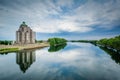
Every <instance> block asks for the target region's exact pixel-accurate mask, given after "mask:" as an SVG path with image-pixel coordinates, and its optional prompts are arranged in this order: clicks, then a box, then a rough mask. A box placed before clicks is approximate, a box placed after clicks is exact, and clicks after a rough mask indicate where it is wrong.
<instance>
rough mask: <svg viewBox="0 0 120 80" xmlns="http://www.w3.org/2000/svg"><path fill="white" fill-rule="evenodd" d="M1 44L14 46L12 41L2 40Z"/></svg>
mask: <svg viewBox="0 0 120 80" xmlns="http://www.w3.org/2000/svg"><path fill="white" fill-rule="evenodd" d="M0 44H3V45H11V44H12V41H8V40H4V41H3V40H0Z"/></svg>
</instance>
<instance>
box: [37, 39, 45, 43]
mask: <svg viewBox="0 0 120 80" xmlns="http://www.w3.org/2000/svg"><path fill="white" fill-rule="evenodd" d="M36 42H37V43H42V42H44V41H43V40H38V41H37V40H36Z"/></svg>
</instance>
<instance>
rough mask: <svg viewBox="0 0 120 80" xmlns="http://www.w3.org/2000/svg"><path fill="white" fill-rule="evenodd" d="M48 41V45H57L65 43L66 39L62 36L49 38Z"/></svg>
mask: <svg viewBox="0 0 120 80" xmlns="http://www.w3.org/2000/svg"><path fill="white" fill-rule="evenodd" d="M48 42H49V43H50V46H57V45H61V44H64V43H66V42H67V40H65V39H63V38H49V39H48Z"/></svg>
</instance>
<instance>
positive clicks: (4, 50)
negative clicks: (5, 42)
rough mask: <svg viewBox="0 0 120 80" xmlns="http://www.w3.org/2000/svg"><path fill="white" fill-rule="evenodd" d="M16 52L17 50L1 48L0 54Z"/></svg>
mask: <svg viewBox="0 0 120 80" xmlns="http://www.w3.org/2000/svg"><path fill="white" fill-rule="evenodd" d="M18 50H19V48H3V49H0V53H7V52H15V51H18Z"/></svg>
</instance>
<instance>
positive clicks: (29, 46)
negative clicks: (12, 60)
mask: <svg viewBox="0 0 120 80" xmlns="http://www.w3.org/2000/svg"><path fill="white" fill-rule="evenodd" d="M47 46H49V43H48V42H43V43H36V44H16V45H0V53H6V52H15V51H19V50H27V49H35V48H43V47H47Z"/></svg>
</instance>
